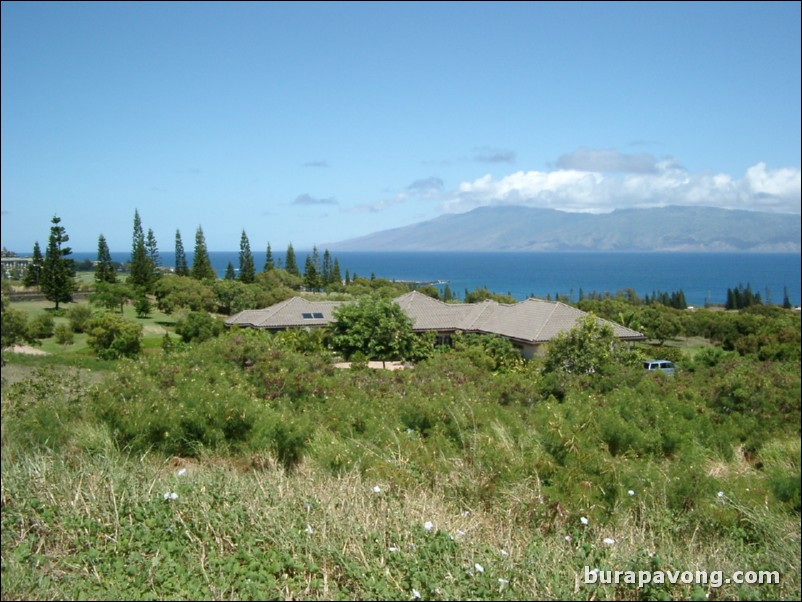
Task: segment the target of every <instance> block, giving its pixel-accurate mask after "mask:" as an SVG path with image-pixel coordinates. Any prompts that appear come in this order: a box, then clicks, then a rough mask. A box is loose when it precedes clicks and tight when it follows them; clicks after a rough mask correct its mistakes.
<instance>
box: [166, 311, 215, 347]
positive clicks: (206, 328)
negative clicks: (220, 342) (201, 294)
mask: <svg viewBox="0 0 802 602" xmlns="http://www.w3.org/2000/svg"><path fill="white" fill-rule="evenodd" d="M221 332H223V323H222V322H221V321H220V320H218V319H217V318H215V317H213V316H211V315H209V314H208V313H206V312H202V311H191V312H189V313H188V314H187V315H186V316H185V317H183V318H181V319H180V320H178V322H177V323H176V325H175V333H176V334H177V335H179V336H180V337H181V340H182V341H184V342H185V343H191V342H193V341H195V342H197V343H201V342H203V341H207V340H209V339H212V338H214V337H217V336H220V333H221Z"/></svg>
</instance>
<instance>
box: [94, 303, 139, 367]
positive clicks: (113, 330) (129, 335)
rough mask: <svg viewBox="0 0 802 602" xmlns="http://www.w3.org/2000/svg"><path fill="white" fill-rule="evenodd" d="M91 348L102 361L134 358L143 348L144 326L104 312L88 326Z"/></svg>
mask: <svg viewBox="0 0 802 602" xmlns="http://www.w3.org/2000/svg"><path fill="white" fill-rule="evenodd" d="M87 334H88V336H87V339H86V342H87V344H88V345H89V347H91V348H92V350H93V351H94V352H95V354H96V355H97V356H98V357H99V358H100V359H105V360H114V359H119V358H123V357H134V356H136V355H137V354H139V351H140V349H141V347H142V326H141V325H139V324H136V323H134V322H131V321H130V320H126V319H124V318H122V317H121V316H119V315H118V314H113V313H108V312H104V313H102V314H100V315H98V316H96V317H94V318H92V319H91V320H90V321H89V322H88V324H87Z"/></svg>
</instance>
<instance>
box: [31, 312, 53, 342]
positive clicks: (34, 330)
mask: <svg viewBox="0 0 802 602" xmlns="http://www.w3.org/2000/svg"><path fill="white" fill-rule="evenodd" d="M55 328H56V323H55V321H54V320H53V316H51V315H50V314H49V313H46V314H39V315H38V316H34V317H33V318H30V319H29V320H28V332H29V333H30V335H31V337H33V338H35V339H47V338H49V337H52V336H53V332H54V331H55Z"/></svg>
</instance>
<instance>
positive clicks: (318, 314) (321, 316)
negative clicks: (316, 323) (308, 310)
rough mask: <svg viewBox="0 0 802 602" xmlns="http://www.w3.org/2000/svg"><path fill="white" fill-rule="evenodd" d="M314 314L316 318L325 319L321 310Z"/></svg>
mask: <svg viewBox="0 0 802 602" xmlns="http://www.w3.org/2000/svg"><path fill="white" fill-rule="evenodd" d="M312 316H313V317H314V318H316V319H318V320H322V319H323V314H321V313H320V312H315V313H313V314H312Z"/></svg>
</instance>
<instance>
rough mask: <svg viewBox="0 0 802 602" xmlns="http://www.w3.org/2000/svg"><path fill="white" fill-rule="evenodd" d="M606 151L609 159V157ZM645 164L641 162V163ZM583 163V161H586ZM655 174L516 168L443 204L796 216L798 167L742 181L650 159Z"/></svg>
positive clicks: (762, 171)
mask: <svg viewBox="0 0 802 602" xmlns="http://www.w3.org/2000/svg"><path fill="white" fill-rule="evenodd" d="M613 158H614V157H613V156H612V155H609V156H608V157H607V159H609V160H610V161H612V159H613ZM644 164H645V163H644ZM586 166H587V164H586ZM653 168H654V170H653V172H649V171H648V170H641V171H640V172H634V173H633V172H630V173H625V174H621V173H617V174H610V173H603V172H601V171H586V170H579V169H557V170H554V171H528V172H524V171H518V172H515V173H512V174H510V175H507V176H504V177H503V178H500V179H494V178H493V177H492V176H490V175H486V176H483V177H481V178H478V179H476V180H474V181H471V182H463V183H461V184H460V185H459V186H458V187H457V189H456V190H454V191H453V192H452V193H451V194H447V195H445V196H447V197H448V198H447V199H446V200H445V201H444V202H443V205H442V209H443V210H444V211H446V212H451V213H460V212H464V211H469V210H470V209H474V208H476V207H480V206H484V205H502V204H504V205H508V204H517V205H527V206H531V207H543V208H551V209H559V210H562V211H571V212H588V213H604V212H608V211H612V210H613V209H624V208H636V207H641V208H643V207H662V206H666V205H695V206H707V207H721V208H726V209H744V210H757V211H771V212H778V213H794V214H798V213H799V209H800V196H801V195H800V189H801V187H800V169H799V168H793V167H790V168H782V169H776V170H769V169H767V168H766V166H765V164H763V163H758V164H757V165H754V166H753V167H750V168H749V169H748V170H747V171H746V173H745V174H744V176H743V177H742V178H740V179H737V178H734V177H732V176H731V175H729V174H724V173H713V174H690V173H688V172H687V171H686V170H684V169H683V168H682V167H680V166H679V165H678V164H677V163H676V162H675V161H674V160H665V161H661V162H655V163H653Z"/></svg>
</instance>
